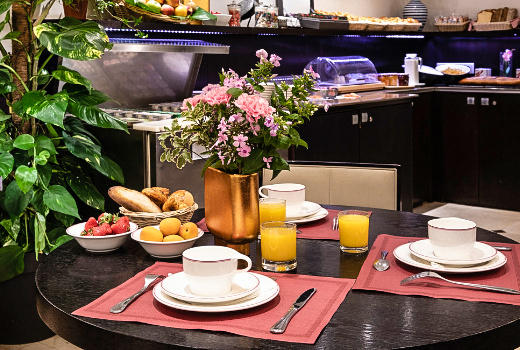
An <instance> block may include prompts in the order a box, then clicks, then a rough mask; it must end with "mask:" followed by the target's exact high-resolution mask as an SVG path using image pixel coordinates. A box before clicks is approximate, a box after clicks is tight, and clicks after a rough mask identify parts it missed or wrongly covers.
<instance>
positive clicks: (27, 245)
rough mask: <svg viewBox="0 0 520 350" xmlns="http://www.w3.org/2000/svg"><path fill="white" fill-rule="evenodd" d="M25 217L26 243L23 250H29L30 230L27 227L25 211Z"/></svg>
mask: <svg viewBox="0 0 520 350" xmlns="http://www.w3.org/2000/svg"><path fill="white" fill-rule="evenodd" d="M23 219H24V222H25V245H24V247H23V251H24V252H25V251H27V249H28V248H29V230H28V229H27V213H25V212H24V213H23Z"/></svg>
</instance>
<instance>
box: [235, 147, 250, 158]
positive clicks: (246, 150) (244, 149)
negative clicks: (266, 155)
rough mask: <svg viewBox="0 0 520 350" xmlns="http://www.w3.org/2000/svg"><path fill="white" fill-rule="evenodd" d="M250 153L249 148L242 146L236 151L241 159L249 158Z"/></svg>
mask: <svg viewBox="0 0 520 350" xmlns="http://www.w3.org/2000/svg"><path fill="white" fill-rule="evenodd" d="M250 153H251V147H249V146H248V145H246V144H244V145H242V147H240V148H239V149H238V155H239V156H240V157H242V158H245V157H249V154H250Z"/></svg>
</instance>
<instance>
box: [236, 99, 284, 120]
mask: <svg viewBox="0 0 520 350" xmlns="http://www.w3.org/2000/svg"><path fill="white" fill-rule="evenodd" d="M235 106H237V107H238V108H240V109H241V110H243V111H244V112H245V113H246V115H247V116H250V117H252V118H254V121H257V120H258V119H259V118H260V117H267V116H271V115H272V114H273V112H274V111H275V109H274V108H273V107H271V106H269V102H267V100H266V99H264V98H262V97H260V96H258V95H248V94H242V95H240V96H239V97H238V98H237V100H236V101H235ZM248 120H249V121H250V119H248Z"/></svg>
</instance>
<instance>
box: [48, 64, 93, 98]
mask: <svg viewBox="0 0 520 350" xmlns="http://www.w3.org/2000/svg"><path fill="white" fill-rule="evenodd" d="M52 76H53V77H54V78H55V79H58V80H61V81H64V82H66V83H70V84H76V85H83V86H84V87H86V88H87V90H88V91H89V92H90V91H92V83H91V82H90V80H88V79H87V78H85V77H84V76H82V75H81V73H79V72H77V71H75V70H72V69H69V68H67V67H64V66H58V69H56V70H55V71H53V72H52Z"/></svg>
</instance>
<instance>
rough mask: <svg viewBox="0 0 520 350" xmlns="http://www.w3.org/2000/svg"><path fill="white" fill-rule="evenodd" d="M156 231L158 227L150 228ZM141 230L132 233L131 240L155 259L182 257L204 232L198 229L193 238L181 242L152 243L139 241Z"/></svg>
mask: <svg viewBox="0 0 520 350" xmlns="http://www.w3.org/2000/svg"><path fill="white" fill-rule="evenodd" d="M152 227H155V228H156V229H159V225H157V226H152ZM141 230H142V229H139V230H137V231H134V232H132V235H131V237H132V239H133V240H134V241H137V242H139V244H140V245H141V247H143V249H144V250H146V252H147V253H148V254H150V255H151V256H153V257H155V258H162V259H165V258H175V257H178V256H181V255H182V252H184V251H185V250H186V249H188V248H191V247H193V245H194V244H195V241H196V240H197V239H199V238H200V237H202V235H203V234H204V231H202V230H201V229H199V234H198V235H197V237H195V238H191V239H185V240H183V241H175V242H152V241H143V240H141V238H140V237H141Z"/></svg>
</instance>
